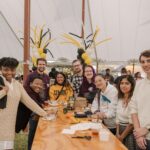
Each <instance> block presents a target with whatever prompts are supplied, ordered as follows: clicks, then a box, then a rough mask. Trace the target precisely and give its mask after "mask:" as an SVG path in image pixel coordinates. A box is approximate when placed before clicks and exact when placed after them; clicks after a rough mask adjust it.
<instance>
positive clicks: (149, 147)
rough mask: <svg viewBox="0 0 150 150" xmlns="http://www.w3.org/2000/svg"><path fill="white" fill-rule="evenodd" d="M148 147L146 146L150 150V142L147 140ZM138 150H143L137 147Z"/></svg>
mask: <svg viewBox="0 0 150 150" xmlns="http://www.w3.org/2000/svg"><path fill="white" fill-rule="evenodd" d="M146 142H147V145H146V150H150V140H146ZM137 150H141V149H140V148H139V147H138V146H137Z"/></svg>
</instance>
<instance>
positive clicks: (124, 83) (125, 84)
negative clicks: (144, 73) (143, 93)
mask: <svg viewBox="0 0 150 150" xmlns="http://www.w3.org/2000/svg"><path fill="white" fill-rule="evenodd" d="M120 90H121V92H122V93H123V94H129V93H130V91H131V83H130V82H129V81H128V80H127V78H123V79H122V80H121V82H120Z"/></svg>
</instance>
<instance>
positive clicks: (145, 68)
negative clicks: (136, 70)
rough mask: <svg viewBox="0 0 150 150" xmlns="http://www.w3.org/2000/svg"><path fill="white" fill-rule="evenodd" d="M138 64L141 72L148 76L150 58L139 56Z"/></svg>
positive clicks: (149, 74)
mask: <svg viewBox="0 0 150 150" xmlns="http://www.w3.org/2000/svg"><path fill="white" fill-rule="evenodd" d="M140 63H141V67H142V69H143V71H144V72H145V73H146V74H147V75H148V76H150V57H145V56H141V59H140Z"/></svg>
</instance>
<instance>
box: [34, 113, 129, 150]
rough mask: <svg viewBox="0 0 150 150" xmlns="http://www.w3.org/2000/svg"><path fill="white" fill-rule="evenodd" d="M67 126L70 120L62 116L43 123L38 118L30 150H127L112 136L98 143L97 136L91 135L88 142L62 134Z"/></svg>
mask: <svg viewBox="0 0 150 150" xmlns="http://www.w3.org/2000/svg"><path fill="white" fill-rule="evenodd" d="M69 126H70V119H69V118H66V116H64V115H62V116H61V117H60V116H59V117H58V118H57V119H56V120H54V121H45V120H42V119H41V118H40V120H39V123H38V127H37V130H36V134H35V137H34V141H33V145H32V150H127V148H126V147H125V146H124V145H123V144H122V143H121V142H120V141H119V140H118V139H117V138H116V137H115V136H113V135H112V134H110V138H109V141H107V142H102V141H100V140H99V137H98V135H97V136H96V135H95V136H94V135H93V136H92V139H91V140H90V141H88V140H86V139H77V138H71V136H72V135H66V134H62V133H61V132H62V130H63V129H64V128H66V127H69Z"/></svg>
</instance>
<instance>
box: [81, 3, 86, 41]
mask: <svg viewBox="0 0 150 150" xmlns="http://www.w3.org/2000/svg"><path fill="white" fill-rule="evenodd" d="M84 23H85V0H82V31H81V37H82V38H83V39H84Z"/></svg>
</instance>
